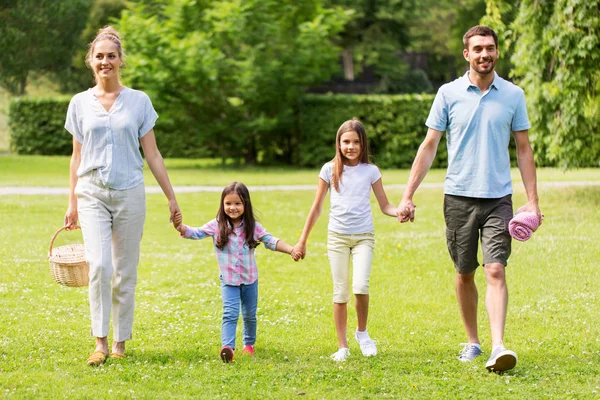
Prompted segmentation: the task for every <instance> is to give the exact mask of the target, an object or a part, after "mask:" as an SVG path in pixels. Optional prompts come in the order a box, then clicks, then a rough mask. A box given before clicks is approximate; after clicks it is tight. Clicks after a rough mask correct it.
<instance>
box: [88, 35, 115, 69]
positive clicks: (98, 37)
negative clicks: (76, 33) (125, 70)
mask: <svg viewBox="0 0 600 400" xmlns="http://www.w3.org/2000/svg"><path fill="white" fill-rule="evenodd" d="M102 40H110V41H111V42H113V43H114V44H115V45H117V52H118V53H119V58H120V59H121V67H123V66H124V65H125V64H124V61H125V52H124V51H123V46H122V44H121V36H120V35H119V32H117V30H116V29H115V28H113V27H112V26H110V25H108V26H105V27H104V28H102V29H100V30H99V31H98V34H97V35H96V37H95V38H94V40H92V41H91V42H90V44H89V48H88V52H87V54H86V55H85V65H87V66H88V68H91V67H92V57H93V55H94V46H96V43H98V42H100V41H102Z"/></svg>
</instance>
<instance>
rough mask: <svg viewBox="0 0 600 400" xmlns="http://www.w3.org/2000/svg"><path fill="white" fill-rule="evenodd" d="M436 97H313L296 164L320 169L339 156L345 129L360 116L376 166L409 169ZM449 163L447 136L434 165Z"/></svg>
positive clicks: (304, 111) (303, 119)
mask: <svg viewBox="0 0 600 400" xmlns="http://www.w3.org/2000/svg"><path fill="white" fill-rule="evenodd" d="M433 98H434V96H433V95H425V94H424V95H392V96H384V95H331V94H329V95H308V96H306V98H305V99H304V101H303V102H302V107H301V112H300V122H299V124H300V132H301V133H300V138H299V139H300V145H299V149H298V152H297V154H296V157H295V160H294V161H295V164H296V165H299V166H303V167H316V166H320V165H322V164H323V163H325V162H326V161H328V160H330V159H332V158H333V156H334V155H335V134H336V132H337V130H338V128H339V127H340V125H341V124H342V123H343V122H344V121H346V120H348V119H350V118H353V117H356V118H359V119H360V120H361V121H362V122H363V124H364V126H365V129H366V131H367V136H368V138H369V146H370V148H371V154H372V155H373V162H374V163H375V164H377V166H379V167H381V168H410V166H411V164H412V162H413V159H414V157H415V155H416V154H417V150H418V149H419V145H420V144H421V142H422V141H423V139H424V138H425V135H426V133H427V127H426V126H425V120H426V119H427V115H428V114H429V109H430V108H431V104H432V102H433ZM447 160H448V155H447V151H446V142H445V136H444V137H442V141H441V142H440V145H439V148H438V152H437V156H436V158H435V160H434V162H433V167H445V166H446V163H447Z"/></svg>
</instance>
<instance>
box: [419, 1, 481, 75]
mask: <svg viewBox="0 0 600 400" xmlns="http://www.w3.org/2000/svg"><path fill="white" fill-rule="evenodd" d="M485 8H486V5H485V0H460V1H455V0H421V1H420V2H419V4H418V6H416V7H415V9H414V14H413V16H412V18H411V21H412V22H411V27H410V35H411V41H410V44H409V47H408V50H409V51H411V52H413V53H416V54H423V55H425V56H426V64H427V66H426V68H425V72H426V73H427V76H428V77H429V79H430V81H431V82H432V83H434V84H436V86H439V85H441V84H443V83H446V82H448V81H450V80H452V79H456V78H457V77H458V76H460V75H462V74H464V72H465V71H466V70H467V69H468V64H467V63H466V62H465V59H464V58H463V56H462V51H463V41H462V37H463V35H464V34H465V32H466V31H467V30H468V29H469V28H471V27H472V26H474V25H476V24H477V21H479V19H480V18H481V17H482V16H484V15H485Z"/></svg>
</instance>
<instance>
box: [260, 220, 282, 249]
mask: <svg viewBox="0 0 600 400" xmlns="http://www.w3.org/2000/svg"><path fill="white" fill-rule="evenodd" d="M254 239H256V240H258V241H259V242H262V243H263V244H264V245H265V247H266V248H267V249H269V250H272V251H275V250H276V248H277V242H279V239H278V238H276V237H274V236H273V235H271V234H270V233H269V232H267V230H266V229H265V228H264V227H263V226H262V225H261V224H260V223H258V222H256V223H255V225H254Z"/></svg>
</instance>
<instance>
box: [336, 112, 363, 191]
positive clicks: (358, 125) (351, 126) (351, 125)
mask: <svg viewBox="0 0 600 400" xmlns="http://www.w3.org/2000/svg"><path fill="white" fill-rule="evenodd" d="M350 131H354V132H356V133H357V134H358V139H359V140H360V156H359V162H360V163H364V164H369V163H370V162H371V161H370V154H369V143H368V142H367V132H366V131H365V127H364V126H363V124H362V122H360V121H359V120H358V119H356V118H352V119H350V120H348V121H346V122H344V123H343V124H342V126H340V128H339V129H338V131H337V135H336V136H335V157H334V158H333V160H331V161H332V162H333V174H331V183H332V184H333V187H334V188H335V190H337V191H338V192H339V191H340V182H341V181H342V172H344V160H345V158H346V157H344V156H343V155H342V151H341V149H340V147H341V144H340V139H341V137H342V135H343V134H344V133H346V132H350Z"/></svg>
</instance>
